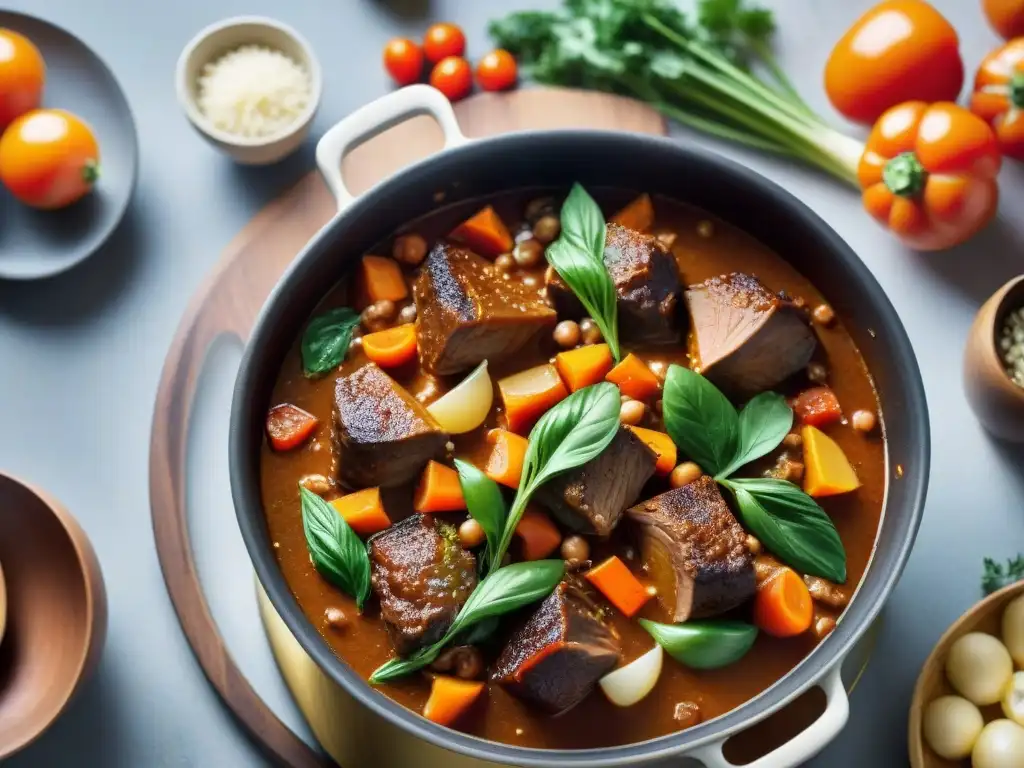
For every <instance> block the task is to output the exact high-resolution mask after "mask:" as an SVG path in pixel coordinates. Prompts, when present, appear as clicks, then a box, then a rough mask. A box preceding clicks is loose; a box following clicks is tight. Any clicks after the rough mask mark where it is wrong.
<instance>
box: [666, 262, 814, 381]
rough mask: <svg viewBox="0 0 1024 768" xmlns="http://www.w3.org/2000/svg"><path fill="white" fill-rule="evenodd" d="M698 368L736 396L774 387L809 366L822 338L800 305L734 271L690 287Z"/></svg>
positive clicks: (691, 322) (755, 279)
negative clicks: (815, 334)
mask: <svg viewBox="0 0 1024 768" xmlns="http://www.w3.org/2000/svg"><path fill="white" fill-rule="evenodd" d="M686 305H687V307H688V308H689V312H690V324H691V325H692V326H693V331H694V333H693V342H692V347H693V348H692V349H691V350H690V351H691V353H692V354H693V357H694V360H695V361H696V364H697V365H698V366H699V367H698V368H697V370H699V371H700V372H701V373H703V374H704V375H705V376H707V377H708V379H710V380H711V381H712V382H714V384H716V385H717V386H718V387H719V388H720V389H722V390H723V391H725V392H726V393H727V394H729V395H731V396H733V397H738V398H742V397H747V396H750V395H754V394H757V393H758V392H764V391H765V390H768V389H771V388H772V387H774V386H776V385H777V384H779V383H781V382H782V381H784V380H785V379H787V378H788V377H789V376H791V375H792V374H794V373H796V372H797V371H799V370H800V369H801V368H804V367H805V366H806V365H807V363H809V362H810V360H811V355H812V354H814V348H815V346H816V344H817V339H816V338H815V336H814V333H813V332H812V331H811V329H810V327H809V326H808V324H807V321H806V320H805V319H804V317H803V316H802V315H801V313H800V311H799V310H798V309H797V308H796V306H795V305H794V304H793V303H792V302H790V301H787V300H785V299H782V298H780V297H779V296H776V295H775V294H773V293H770V292H769V291H768V289H767V288H765V287H764V286H763V285H762V284H761V282H760V281H759V280H758V279H757V278H756V277H753V276H751V275H747V274H744V273H742V272H733V273H732V274H730V275H722V276H721V277H713V278H710V279H709V280H705V281H704V282H703V283H700V284H698V285H691V286H690V287H689V289H687V291H686Z"/></svg>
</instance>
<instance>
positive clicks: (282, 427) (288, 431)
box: [267, 403, 320, 451]
mask: <svg viewBox="0 0 1024 768" xmlns="http://www.w3.org/2000/svg"><path fill="white" fill-rule="evenodd" d="M319 423H320V420H319V419H317V417H316V416H314V415H313V414H312V413H308V412H306V411H304V410H302V409H301V408H299V407H298V406H297V405H292V404H291V403H281V404H280V405H275V406H274V407H273V408H271V409H270V410H269V411H268V412H267V438H268V439H269V440H270V447H271V448H273V449H274V450H275V451H290V450H292V449H293V448H298V447H299V446H300V445H302V444H303V443H304V442H306V440H308V439H309V436H310V435H312V434H313V432H314V431H315V430H316V428H317V425H318V424H319Z"/></svg>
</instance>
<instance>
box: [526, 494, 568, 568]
mask: <svg viewBox="0 0 1024 768" xmlns="http://www.w3.org/2000/svg"><path fill="white" fill-rule="evenodd" d="M516 535H517V536H519V538H521V539H522V540H523V559H524V560H543V559H544V558H545V557H547V556H548V555H550V554H551V553H552V552H554V551H555V550H556V549H558V546H559V544H561V543H562V533H561V531H559V530H558V529H557V528H556V527H555V524H554V523H552V522H551V518H550V517H548V516H547V515H546V514H545V513H544V512H541V511H540V510H539V509H536V508H530V507H527V509H526V511H525V512H523V516H522V517H521V518H519V524H518V525H517V526H516Z"/></svg>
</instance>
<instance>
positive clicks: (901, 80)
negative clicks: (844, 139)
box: [825, 0, 964, 123]
mask: <svg viewBox="0 0 1024 768" xmlns="http://www.w3.org/2000/svg"><path fill="white" fill-rule="evenodd" d="M963 84H964V64H963V61H962V60H961V59H960V51H959V39H958V38H957V34H956V30H954V29H953V27H952V26H951V25H950V23H949V22H948V21H946V19H945V17H943V16H942V14H941V13H939V12H938V11H936V10H935V9H934V8H932V6H930V5H929V4H928V3H926V2H924V0H885V2H882V3H879V4H878V5H876V6H875V7H874V8H872V9H871V10H870V11H868V12H867V13H865V14H864V15H863V16H861V17H860V18H859V19H858V20H857V21H856V22H855V23H854V25H853V26H852V27H850V29H849V30H848V31H847V33H846V34H845V35H843V37H842V38H841V39H840V40H839V42H838V43H836V45H835V48H833V49H832V53H831V54H830V55H829V57H828V63H827V64H826V65H825V91H826V92H827V93H828V98H829V101H831V102H832V106H834V107H835V108H836V109H837V110H839V111H840V112H842V113H843V114H844V115H845V116H846V117H848V118H849V119H850V120H854V121H856V122H861V123H873V122H874V121H875V120H877V119H878V117H879V116H880V115H881V114H882V113H883V112H885V110H887V109H889V107H893V106H895V105H897V104H900V103H902V102H904V101H911V100H921V101H956V98H957V96H958V95H959V94H960V89H961V88H962V87H963Z"/></svg>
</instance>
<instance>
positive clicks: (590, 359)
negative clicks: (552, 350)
mask: <svg viewBox="0 0 1024 768" xmlns="http://www.w3.org/2000/svg"><path fill="white" fill-rule="evenodd" d="M614 365H615V361H614V360H612V352H611V350H610V349H609V348H608V345H607V344H588V345H587V346H585V347H579V348H577V349H570V350H567V351H565V352H559V353H558V354H557V355H555V367H556V368H558V372H559V373H560V374H561V375H562V379H563V380H564V381H565V385H566V386H567V387H569V391H570V392H575V391H576V390H578V389H583V388H584V387H589V386H590V385H591V384H597V383H598V382H599V381H602V380H603V379H604V377H605V376H606V375H607V374H608V371H610V370H611V369H612V366H614Z"/></svg>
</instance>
